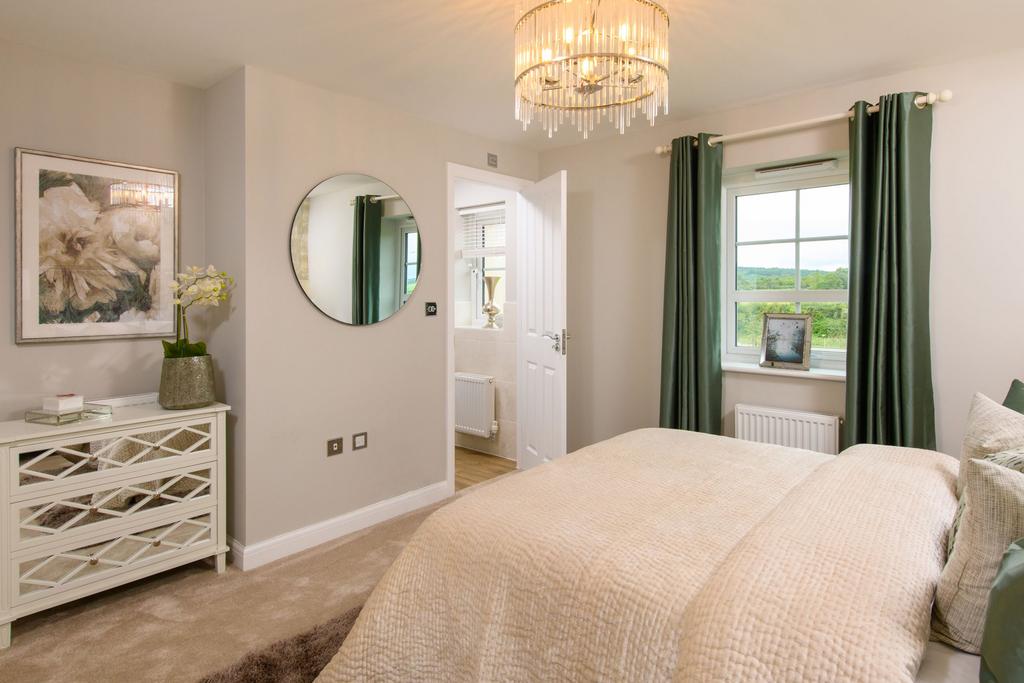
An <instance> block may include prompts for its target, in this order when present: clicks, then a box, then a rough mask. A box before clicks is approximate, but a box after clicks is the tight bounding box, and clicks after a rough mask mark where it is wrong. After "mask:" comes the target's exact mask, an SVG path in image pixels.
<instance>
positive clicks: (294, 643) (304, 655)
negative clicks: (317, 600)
mask: <svg viewBox="0 0 1024 683" xmlns="http://www.w3.org/2000/svg"><path fill="white" fill-rule="evenodd" d="M362 609H363V608H362V607H355V608H353V609H350V610H349V611H348V612H345V613H344V614H342V615H341V616H340V617H336V618H334V619H331V620H330V621H328V622H327V623H326V624H321V625H319V626H317V627H316V628H314V629H312V630H310V631H306V632H305V633H300V634H299V635H297V636H293V637H291V638H285V639H284V640H279V641H277V642H276V643H272V644H270V645H268V646H266V647H265V648H262V649H260V650H255V651H253V652H250V653H249V654H247V655H245V656H244V657H242V659H240V660H239V661H238V662H236V663H235V664H233V665H232V666H230V667H228V668H227V669H224V670H223V671H219V672H217V673H215V674H212V675H210V676H207V677H206V678H204V679H202V680H201V681H200V682H199V683H309V681H312V680H314V679H315V678H316V677H317V676H318V675H320V672H321V671H323V669H324V667H325V666H327V664H328V662H330V661H331V659H332V658H333V657H334V655H335V654H336V653H337V652H338V648H340V647H341V644H342V643H343V642H344V641H345V636H347V635H348V632H349V631H351V630H352V625H353V624H355V623H356V617H358V616H359V612H360V610H362Z"/></svg>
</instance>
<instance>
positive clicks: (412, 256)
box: [405, 232, 420, 263]
mask: <svg viewBox="0 0 1024 683" xmlns="http://www.w3.org/2000/svg"><path fill="white" fill-rule="evenodd" d="M419 237H420V235H419V233H418V232H408V233H406V234H405V258H406V261H407V262H408V263H416V262H417V261H419V260H420V255H419V251H420V239H419Z"/></svg>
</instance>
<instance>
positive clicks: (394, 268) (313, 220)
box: [291, 174, 422, 325]
mask: <svg viewBox="0 0 1024 683" xmlns="http://www.w3.org/2000/svg"><path fill="white" fill-rule="evenodd" d="M291 252H292V268H293V269H294V270H295V277H296V279H297V280H298V281H299V284H300V285H301V286H302V290H303V291H304V292H305V293H306V296H307V297H309V300H310V301H311V302H313V305H314V306H316V307H317V308H319V309H320V310H321V311H323V312H324V313H325V314H326V315H328V316H330V317H332V318H334V319H335V320H338V321H339V322H343V323H347V324H349V325H372V324H373V323H376V322H380V321H381V320H385V319H386V318H389V317H391V316H392V315H394V313H395V312H396V311H398V309H400V308H401V307H402V306H404V305H405V303H406V301H408V300H409V297H410V296H411V295H412V293H413V290H415V289H416V282H417V280H418V279H419V275H420V254H421V252H422V249H421V245H420V235H419V229H418V227H417V225H416V219H415V218H414V217H413V215H412V212H411V211H410V210H409V207H408V205H406V203H405V202H404V201H403V200H402V198H401V197H400V196H399V195H398V194H397V193H396V192H395V191H394V190H392V189H391V188H390V187H388V186H387V185H385V184H384V183H382V182H381V181H379V180H377V179H376V178H373V177H371V176H365V175H355V174H347V175H337V176H334V177H333V178H328V179H327V180H325V181H323V182H322V183H320V184H319V185H317V186H316V187H314V188H313V189H312V190H310V192H309V194H307V195H306V198H305V199H303V200H302V203H301V204H299V208H298V210H297V211H296V212H295V219H294V220H293V221H292V237H291Z"/></svg>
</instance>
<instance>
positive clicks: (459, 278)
mask: <svg viewBox="0 0 1024 683" xmlns="http://www.w3.org/2000/svg"><path fill="white" fill-rule="evenodd" d="M448 207H449V212H448V213H449V221H448V254H449V256H448V297H447V303H448V310H449V320H448V345H447V346H448V352H447V370H448V377H449V380H448V396H447V399H448V400H447V409H446V414H447V426H448V444H447V456H448V472H447V480H448V482H449V487H450V488H451V490H452V491H453V492H454V491H455V490H457V489H461V488H465V487H467V486H470V485H474V484H476V483H480V482H482V481H485V480H487V479H490V478H493V477H496V476H500V475H501V474H504V473H505V472H508V471H511V470H513V469H526V468H528V467H532V466H535V465H538V464H542V463H543V462H545V461H547V460H551V459H553V458H556V457H558V456H560V455H563V454H564V453H565V412H566V411H565V354H566V353H567V349H566V344H567V343H568V340H567V339H566V337H567V331H566V329H565V237H566V234H565V173H564V172H561V173H559V174H556V175H555V176H552V177H551V178H548V179H546V180H544V181H541V182H539V183H535V182H533V181H529V180H524V179H522V178H515V177H512V176H506V175H501V174H498V173H493V172H490V171H483V170H480V169H475V168H470V167H465V166H459V165H456V164H449V166H448Z"/></svg>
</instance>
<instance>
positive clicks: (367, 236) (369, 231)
mask: <svg viewBox="0 0 1024 683" xmlns="http://www.w3.org/2000/svg"><path fill="white" fill-rule="evenodd" d="M383 212H384V208H383V206H382V205H381V203H380V202H372V201H370V195H367V196H364V197H356V207H355V216H354V217H353V222H352V226H353V230H352V324H353V325H369V324H372V323H375V322H379V321H380V222H381V218H382V217H383Z"/></svg>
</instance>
